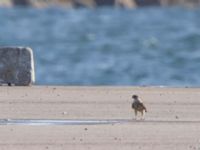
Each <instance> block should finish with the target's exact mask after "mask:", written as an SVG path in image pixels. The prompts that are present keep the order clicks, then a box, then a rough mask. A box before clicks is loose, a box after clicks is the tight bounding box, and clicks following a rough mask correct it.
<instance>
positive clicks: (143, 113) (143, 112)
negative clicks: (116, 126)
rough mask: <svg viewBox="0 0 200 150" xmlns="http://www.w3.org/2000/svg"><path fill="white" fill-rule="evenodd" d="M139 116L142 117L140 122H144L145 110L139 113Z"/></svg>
mask: <svg viewBox="0 0 200 150" xmlns="http://www.w3.org/2000/svg"><path fill="white" fill-rule="evenodd" d="M141 115H142V118H141V120H144V119H145V110H142V111H141Z"/></svg>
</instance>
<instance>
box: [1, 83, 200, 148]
mask: <svg viewBox="0 0 200 150" xmlns="http://www.w3.org/2000/svg"><path fill="white" fill-rule="evenodd" d="M132 94H138V95H139V96H140V97H141V98H142V99H143V102H144V104H145V105H146V107H147V111H148V112H147V114H146V120H144V121H141V120H137V121H136V120H133V119H132V118H133V117H134V112H133V111H132V110H131V102H132V99H131V95H132ZM199 99H200V89H199V88H159V87H157V88H155V87H154V88H153V87H61V86H60V87H58V86H51V87H47V86H33V87H0V119H1V120H6V121H9V120H12V119H15V120H16V119H17V120H18V119H33V120H35V119H42V120H43V119H49V120H56V119H58V120H64V121H66V120H75V121H77V120H81V121H88V120H90V121H91V120H92V121H95V120H97V121H98V120H108V121H116V120H118V121H119V120H120V121H119V122H116V123H115V122H113V123H108V124H84V123H83V124H73V125H70V124H64V125H53V124H50V125H44V124H43V125H42V124H41V125H38V124H37V125H28V124H27V125H25V124H24V125H19V124H18V125H17V124H16V125H15V124H12V125H0V133H1V134H0V149H6V150H9V149H19V150H21V149H30V150H33V149H37V150H40V149H58V150H60V149H70V150H73V149H74V150H78V149H84V150H85V149H94V150H100V149H101V150H102V149H117V150H118V149H119V150H121V149H127V150H129V149H130V150H132V149H136V150H137V149H138V150H139V149H160V150H162V149H197V150H198V149H200V100H199Z"/></svg>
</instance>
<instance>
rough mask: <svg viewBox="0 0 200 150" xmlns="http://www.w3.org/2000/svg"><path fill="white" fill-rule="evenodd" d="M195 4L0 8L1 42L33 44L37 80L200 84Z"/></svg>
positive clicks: (199, 22)
mask: <svg viewBox="0 0 200 150" xmlns="http://www.w3.org/2000/svg"><path fill="white" fill-rule="evenodd" d="M199 18H200V10H199V9H185V8H179V7H173V8H159V7H149V8H140V9H134V10H126V9H113V8H109V7H105V8H98V9H68V10H65V9H62V8H48V9H33V8H15V9H9V8H0V46H29V47H31V48H32V49H33V50H34V57H35V63H36V64H35V68H36V84H45V85H166V86H199V85H200V19H199Z"/></svg>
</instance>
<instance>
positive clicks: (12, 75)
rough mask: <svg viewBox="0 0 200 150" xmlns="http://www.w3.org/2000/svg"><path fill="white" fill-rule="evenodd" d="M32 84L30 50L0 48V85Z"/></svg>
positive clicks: (32, 70)
mask: <svg viewBox="0 0 200 150" xmlns="http://www.w3.org/2000/svg"><path fill="white" fill-rule="evenodd" d="M34 82H35V71H34V60H33V51H32V49H31V48H23V47H0V85H3V84H8V85H17V86H28V85H31V84H32V83H34Z"/></svg>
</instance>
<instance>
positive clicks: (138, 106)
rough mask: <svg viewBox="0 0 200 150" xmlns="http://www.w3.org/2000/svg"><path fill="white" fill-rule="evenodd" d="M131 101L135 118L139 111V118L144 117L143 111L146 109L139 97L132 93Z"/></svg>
mask: <svg viewBox="0 0 200 150" xmlns="http://www.w3.org/2000/svg"><path fill="white" fill-rule="evenodd" d="M132 98H133V103H132V109H134V111H135V119H136V120H137V112H138V111H139V112H140V113H141V115H142V117H141V119H142V120H144V119H145V113H146V112H147V109H146V107H145V105H144V104H143V102H142V101H141V99H140V98H139V97H138V95H133V96H132Z"/></svg>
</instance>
